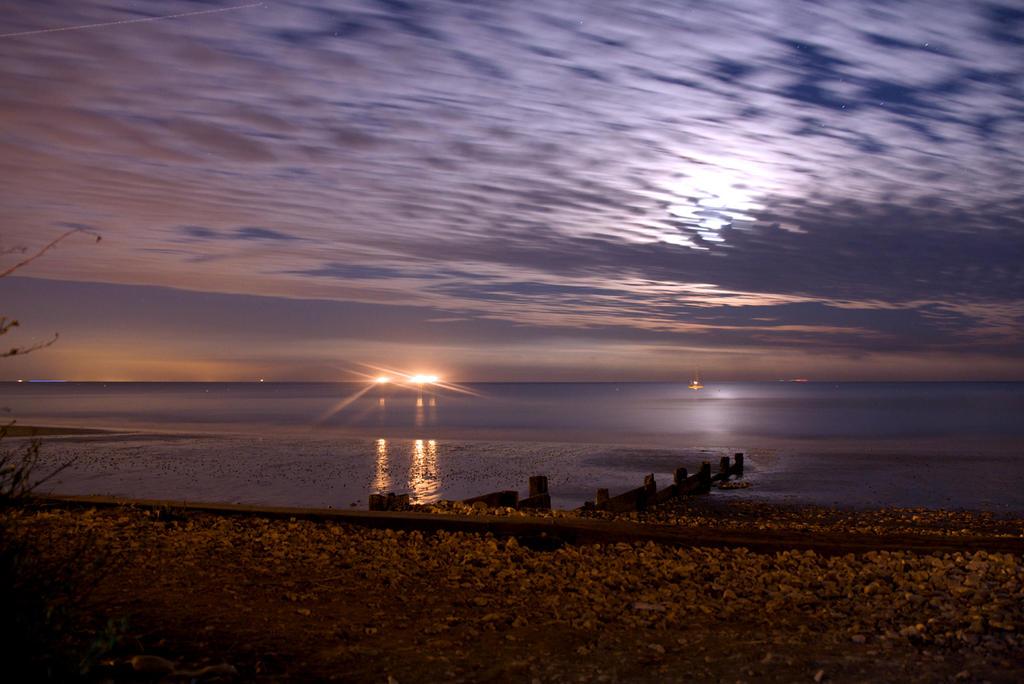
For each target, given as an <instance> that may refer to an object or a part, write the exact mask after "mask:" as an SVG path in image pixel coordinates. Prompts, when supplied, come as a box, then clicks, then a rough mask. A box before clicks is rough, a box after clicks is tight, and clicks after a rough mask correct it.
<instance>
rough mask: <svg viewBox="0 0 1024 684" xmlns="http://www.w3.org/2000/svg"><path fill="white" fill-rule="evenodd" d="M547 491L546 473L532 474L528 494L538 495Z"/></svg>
mask: <svg viewBox="0 0 1024 684" xmlns="http://www.w3.org/2000/svg"><path fill="white" fill-rule="evenodd" d="M547 493H548V477H547V475H534V476H532V477H531V478H530V496H540V495H541V494H547Z"/></svg>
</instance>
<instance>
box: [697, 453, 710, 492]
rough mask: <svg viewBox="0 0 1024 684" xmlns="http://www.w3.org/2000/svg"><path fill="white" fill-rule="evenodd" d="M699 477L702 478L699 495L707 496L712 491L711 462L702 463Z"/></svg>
mask: <svg viewBox="0 0 1024 684" xmlns="http://www.w3.org/2000/svg"><path fill="white" fill-rule="evenodd" d="M697 475H698V476H699V477H700V489H698V490H697V493H698V494H707V493H708V492H710V491H711V462H710V461H703V462H701V464H700V472H699V473H697Z"/></svg>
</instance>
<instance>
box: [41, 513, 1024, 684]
mask: <svg viewBox="0 0 1024 684" xmlns="http://www.w3.org/2000/svg"><path fill="white" fill-rule="evenodd" d="M435 511H436V512H435V513H433V515H436V516H438V517H439V518H444V517H445V516H452V515H462V516H463V517H473V516H476V517H478V518H481V519H483V518H504V519H509V518H512V519H514V518H515V517H516V516H519V515H521V514H519V513H518V512H513V511H508V510H506V511H496V510H482V509H481V508H480V507H479V506H477V507H475V508H474V507H464V506H463V505H462V504H438V505H437V506H435ZM502 514H503V515H502ZM23 515H24V519H23V520H22V522H21V529H22V530H24V531H25V532H26V533H30V534H34V535H37V536H39V535H44V536H46V537H48V538H50V539H53V540H54V544H53V545H52V547H51V550H52V552H53V553H56V554H59V553H61V552H62V551H61V549H62V542H61V540H63V542H64V543H66V544H67V548H68V549H71V548H73V547H74V540H75V539H79V538H81V535H82V534H83V533H85V532H88V533H89V534H91V535H93V538H94V539H95V540H96V544H95V547H94V548H95V549H97V550H99V551H100V552H102V553H103V554H105V555H106V557H108V558H110V559H111V563H110V571H109V572H108V573H107V574H106V575H105V577H104V578H103V580H102V581H100V582H98V583H97V584H96V586H95V587H94V592H93V593H94V595H93V597H92V600H93V603H92V604H91V605H95V606H97V610H100V611H101V612H103V614H104V615H108V616H118V615H130V616H131V618H130V622H131V627H130V628H129V630H130V633H131V634H132V635H133V638H132V639H131V640H129V642H128V643H126V644H123V645H122V646H120V647H119V650H117V651H115V653H114V654H113V655H112V657H111V658H110V659H109V660H108V661H106V662H105V664H104V666H103V667H104V668H105V670H103V672H104V673H105V676H107V677H109V678H110V679H111V680H113V681H137V680H138V679H139V678H141V677H144V676H148V677H152V678H160V677H164V678H168V679H167V680H168V681H170V679H171V678H174V677H177V676H179V675H181V676H183V675H182V673H186V674H188V673H191V675H195V674H196V673H198V672H204V674H203V676H202V677H200V679H206V680H210V681H218V680H222V681H223V680H230V681H265V682H270V681H348V682H436V681H463V682H479V681H508V682H523V681H526V682H549V681H595V682H598V681H599V682H640V681H645V682H649V681H722V682H737V681H750V682H754V681H774V682H791V681H819V682H820V681H840V682H877V681H921V682H933V681H990V682H1016V681H1021V680H1022V679H1024V638H1022V635H1021V630H1022V629H1024V559H1022V556H1021V554H1020V552H1019V551H1017V552H1012V553H1011V552H992V551H990V550H986V548H985V547H986V545H987V544H986V540H988V543H989V544H996V543H997V542H998V543H999V544H1002V545H1004V546H1003V548H1006V547H1005V544H1011V546H1010V547H1009V548H1016V547H1014V546H1013V545H1014V544H1016V545H1018V546H1021V547H1022V548H1024V522H1022V521H1021V519H1019V518H1014V517H1000V516H995V515H992V514H976V513H967V512H951V511H935V510H931V511H927V510H898V511H893V510H885V511H883V510H879V511H860V512H853V511H840V510H831V509H816V508H810V507H787V506H776V505H768V504H757V503H736V502H733V503H723V502H717V503H714V502H710V500H709V498H708V497H700V498H697V499H694V500H688V499H684V500H680V501H678V502H672V503H670V504H667V505H665V506H662V507H659V508H657V509H655V510H651V511H646V512H643V513H637V514H630V515H626V516H620V517H623V518H625V519H626V520H628V521H629V522H632V523H634V524H639V525H652V526H653V525H661V526H664V525H671V526H675V527H677V528H678V529H680V530H684V529H686V528H687V527H692V528H699V529H701V530H704V531H710V532H711V533H712V534H714V533H715V532H716V531H718V532H720V534H721V535H723V536H724V535H727V534H728V533H729V532H730V531H732V532H735V531H737V530H743V531H746V532H749V533H757V532H760V533H761V534H763V535H768V534H774V535H777V536H778V535H782V539H783V540H784V538H785V535H786V534H787V533H788V532H791V531H798V532H801V533H803V534H810V535H811V537H812V538H814V539H818V540H820V541H821V542H823V543H824V542H828V541H831V542H836V541H837V540H839V541H840V542H841V540H842V539H844V538H852V536H851V535H859V538H863V537H864V536H865V535H866V536H869V537H870V536H871V535H877V536H878V538H879V539H881V538H883V537H884V536H885V535H890V536H891V535H893V534H903V535H915V536H916V538H917V539H919V540H923V541H924V542H925V546H924V547H918V549H917V550H916V551H914V552H909V551H901V550H892V549H887V548H881V549H877V550H869V551H861V552H857V553H839V552H836V551H834V546H833V547H831V548H833V550H831V551H828V552H819V551H815V550H814V549H813V548H808V549H801V550H785V548H784V547H785V542H784V541H783V542H782V546H780V549H782V550H778V551H775V552H771V553H765V552H753V551H751V550H750V549H747V548H744V547H742V546H740V547H736V546H726V547H721V548H712V547H710V546H706V547H705V546H697V547H685V546H684V547H680V546H674V545H666V544H657V543H653V542H632V543H631V542H616V543H605V544H602V543H591V544H578V545H577V544H563V543H559V542H558V540H547V542H544V540H538V539H536V538H535V537H531V536H528V535H527V536H520V537H517V536H516V535H509V536H497V535H492V534H473V533H466V532H453V531H446V530H445V529H438V530H436V531H433V532H423V531H420V530H411V529H405V528H403V525H402V524H400V523H396V524H395V525H393V526H390V527H387V528H384V529H369V528H366V527H363V526H360V525H353V524H347V523H345V522H343V521H342V520H340V519H315V518H314V519H301V518H275V517H264V516H261V515H260V514H259V512H258V511H256V512H252V513H248V514H244V515H239V514H236V515H216V514H211V513H205V512H201V511H190V510H186V509H179V510H173V509H160V508H153V507H140V506H113V507H91V506H85V507H83V506H80V505H78V506H73V507H69V506H62V505H48V506H44V507H42V508H36V509H33V510H30V511H27V512H25V513H24V514H23ZM547 515H549V516H551V517H555V518H561V519H565V520H572V519H576V518H579V516H580V515H581V514H579V513H573V512H563V511H556V512H552V513H549V514H547ZM592 515H594V516H598V517H600V516H604V522H606V523H607V524H609V525H614V524H615V523H616V522H617V520H616V519H614V518H615V516H611V515H610V514H592ZM591 519H593V518H591ZM929 540H932V541H933V542H935V543H936V549H938V548H939V546H940V545H939V542H942V544H943V545H947V546H942V547H941V548H943V549H945V550H934V551H928V550H927V544H928V543H929ZM958 542H959V543H961V545H962V548H961V549H960V550H952V551H951V550H949V547H948V544H950V543H953V544H954V545H955V544H956V543H958ZM147 668H149V669H151V670H152V671H153V673H155V674H153V673H151V674H149V675H145V674H144V673H143V671H144V670H146V669H147Z"/></svg>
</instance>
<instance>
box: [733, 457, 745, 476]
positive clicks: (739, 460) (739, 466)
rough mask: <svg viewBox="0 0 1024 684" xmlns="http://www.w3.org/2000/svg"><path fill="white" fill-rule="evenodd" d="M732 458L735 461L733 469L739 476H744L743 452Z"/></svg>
mask: <svg viewBox="0 0 1024 684" xmlns="http://www.w3.org/2000/svg"><path fill="white" fill-rule="evenodd" d="M732 459H733V461H734V462H735V463H734V465H733V467H732V471H733V472H734V473H736V476H737V477H743V454H742V453H737V454H736V455H734V456H733V457H732Z"/></svg>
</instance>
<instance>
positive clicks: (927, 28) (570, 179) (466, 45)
mask: <svg viewBox="0 0 1024 684" xmlns="http://www.w3.org/2000/svg"><path fill="white" fill-rule="evenodd" d="M119 16H125V15H124V14H123V12H122V11H121V10H120V9H118V8H117V7H116V6H114V7H111V6H108V5H104V4H100V3H90V2H85V3H65V4H57V5H48V6H46V7H45V8H43V7H41V6H37V5H34V4H31V3H29V4H25V5H24V6H19V8H18V9H17V10H16V11H14V12H13V13H12V14H10V15H9V16H7V17H5V18H4V21H6V22H8V24H9V29H10V30H11V31H16V30H22V29H24V28H25V27H29V28H31V27H33V26H39V25H43V24H47V25H54V24H55V23H59V24H62V25H63V24H68V23H75V22H78V23H86V22H96V23H99V22H103V21H108V20H110V18H111V17H115V18H116V17H119ZM1020 16H1021V15H1020V12H1019V10H1017V9H1016V8H1015V7H1014V6H1012V5H1008V4H1005V3H1004V4H999V3H989V4H979V3H940V4H938V5H936V4H935V3H929V2H924V1H923V0H921V1H913V2H906V3H847V4H843V5H838V6H831V5H830V6H827V7H826V6H819V5H815V4H813V3H801V4H798V5H793V4H791V3H783V2H781V0H780V2H777V3H775V2H772V3H767V4H766V3H764V2H755V1H754V0H728V1H723V2H716V3H709V4H698V5H692V6H688V7H687V8H686V11H682V10H681V9H680V7H679V5H678V3H675V2H669V1H667V0H666V1H664V2H658V1H654V2H644V3H639V4H637V3H608V4H604V5H593V4H591V5H589V6H588V7H587V9H586V11H582V10H581V9H580V8H579V6H577V5H574V4H571V3H561V2H555V1H553V0H552V1H548V0H544V1H540V2H531V3H461V2H448V1H444V0H431V1H430V2H428V3H425V4H424V3H411V2H376V1H371V0H366V1H358V2H352V3H346V4H345V6H344V7H343V8H341V7H340V6H339V7H332V6H329V5H325V4H324V3H319V2H312V0H292V1H289V0H281V1H280V2H275V3H272V4H271V5H268V6H267V7H266V8H259V9H258V10H254V11H252V12H249V11H245V12H242V11H239V12H233V13H221V14H214V15H204V16H197V17H186V18H182V19H181V20H175V21H165V22H146V23H139V24H130V25H124V26H109V27H104V28H102V29H97V30H94V31H75V32H68V33H65V34H43V35H38V36H32V37H30V39H29V38H26V39H18V40H17V41H15V40H4V41H0V57H2V58H3V59H4V64H5V69H4V73H3V74H2V75H0V79H2V83H3V85H4V87H5V91H6V92H8V93H10V97H9V98H6V99H5V100H4V102H3V103H0V118H2V120H3V121H4V131H5V134H4V136H3V137H2V138H0V171H2V172H3V174H4V178H5V179H7V182H6V183H5V187H4V188H3V189H0V193H2V196H0V199H2V201H0V206H3V207H4V210H3V212H4V213H3V218H4V221H5V223H4V225H5V231H7V232H9V237H10V239H11V240H12V241H13V242H15V243H17V244H32V243H33V240H38V239H39V236H40V235H42V232H41V231H43V230H45V228H46V227H47V226H57V225H68V224H82V225H89V226H92V227H93V228H92V229H93V230H95V231H96V232H99V233H102V234H103V235H104V238H105V240H104V248H103V251H102V253H101V254H98V255H96V256H95V257H90V259H89V260H86V261H83V260H79V261H80V262H81V263H75V262H74V260H73V259H70V258H68V257H66V256H65V253H66V250H62V254H61V255H59V258H56V259H52V260H47V261H46V262H40V263H38V264H34V268H37V269H38V270H35V271H33V274H38V275H41V276H48V277H69V274H73V277H75V278H80V279H82V280H96V281H118V282H123V283H134V284H146V283H150V284H163V285H174V284H183V285H184V286H187V287H191V288H196V289H206V290H210V291H214V292H216V291H229V292H235V293H237V292H251V293H253V294H259V295H266V296H287V297H291V298H303V297H305V298H309V299H336V300H339V301H354V302H357V303H365V304H369V303H380V302H381V301H384V302H388V303H392V304H398V305H408V306H415V307H425V308H429V309H430V310H431V313H430V315H431V316H432V317H433V318H436V319H447V318H454V319H460V320H462V319H469V320H476V321H479V320H487V321H490V322H491V323H492V324H494V325H499V324H501V325H505V324H507V325H509V326H517V327H516V329H517V330H521V328H522V327H523V326H526V325H536V326H539V327H541V328H544V329H549V328H551V329H553V328H559V329H578V330H580V331H583V332H585V333H586V334H588V335H605V334H608V335H620V336H628V335H631V334H634V332H635V334H637V335H640V336H647V335H651V336H659V335H665V336H667V337H666V339H669V338H671V336H672V335H682V336H700V337H702V338H704V339H708V340H712V341H719V342H722V343H728V344H736V345H742V344H744V340H745V339H746V340H748V341H749V340H757V341H760V342H764V343H769V342H770V343H772V344H783V343H784V342H785V341H787V340H788V341H789V343H792V344H802V345H811V346H813V345H816V344H821V345H836V346H840V347H844V348H853V347H854V346H855V345H856V344H858V339H859V340H860V342H859V343H863V344H877V345H885V346H886V348H891V349H909V348H911V347H913V345H921V346H922V348H924V347H926V346H928V345H947V346H950V347H953V346H956V345H959V344H962V343H963V340H973V341H975V342H978V343H980V344H989V345H992V346H993V347H995V346H997V345H1006V344H1009V342H1008V340H1010V339H1012V337H1013V334H1014V333H1015V331H1016V333H1017V334H1018V335H1019V332H1020V329H1021V328H1020V326H1021V320H1020V314H1019V313H1017V311H1018V309H1017V307H1019V306H1020V302H1021V300H1022V299H1024V297H1022V294H1024V282H1022V278H1021V275H1020V268H1019V265H1018V264H1019V263H1020V262H1021V260H1022V259H1021V257H1022V256H1024V246H1022V239H1021V235H1022V229H1024V226H1022V224H1021V220H1020V218H1019V217H1020V216H1022V215H1024V206H1022V204H1021V201H1020V198H1021V197H1024V180H1022V179H1024V160H1022V154H1021V152H1020V146H1019V141H1020V140H1021V139H1022V137H1024V117H1021V108H1020V99H1021V98H1020V95H1021V92H1022V88H1024V76H1022V72H1021V68H1020V64H1022V63H1024V59H1022V58H1021V57H1022V55H1021V49H1022V44H1021V40H1020V37H1019V35H1018V34H1019V31H1018V30H1017V29H1019V27H1020V24H1021V20H1020ZM4 30H7V29H4ZM54 35H57V36H58V37H59V40H54ZM8 226H9V228H8ZM213 245H217V248H216V249H214V250H211V246H213ZM140 255H143V256H140ZM427 285H429V287H428V286H427ZM631 331H633V332H631ZM659 339H660V338H659ZM687 339H688V338H687ZM1011 346H1012V345H1011Z"/></svg>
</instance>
